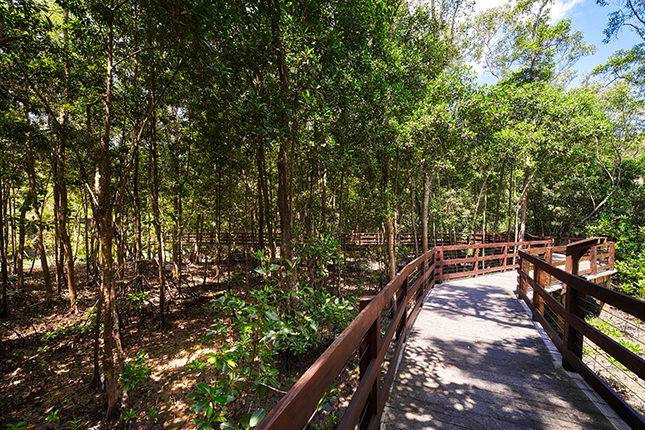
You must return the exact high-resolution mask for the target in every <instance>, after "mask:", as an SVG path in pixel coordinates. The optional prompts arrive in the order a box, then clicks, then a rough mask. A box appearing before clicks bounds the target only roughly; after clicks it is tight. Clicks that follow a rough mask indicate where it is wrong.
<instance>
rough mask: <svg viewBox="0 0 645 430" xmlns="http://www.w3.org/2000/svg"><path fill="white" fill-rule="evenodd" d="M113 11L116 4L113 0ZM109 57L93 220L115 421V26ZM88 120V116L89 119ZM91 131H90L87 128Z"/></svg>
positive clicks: (106, 372) (105, 366)
mask: <svg viewBox="0 0 645 430" xmlns="http://www.w3.org/2000/svg"><path fill="white" fill-rule="evenodd" d="M111 6H112V8H114V0H112V5H111ZM107 39H108V40H107V44H106V53H107V67H106V89H105V98H104V106H105V119H104V128H103V135H102V136H101V140H100V144H99V147H98V148H97V150H96V166H95V194H96V208H95V210H94V217H95V219H96V225H97V227H98V232H99V237H100V246H101V258H102V260H101V274H102V279H101V291H102V294H103V297H104V300H105V312H104V320H103V357H102V361H103V373H104V375H105V391H106V396H107V409H106V418H107V419H112V418H114V417H115V415H116V411H117V407H118V406H119V404H120V401H121V393H120V390H119V389H118V387H117V376H118V373H119V372H118V368H120V367H122V363H119V362H117V363H116V367H117V368H115V359H114V353H115V337H116V336H117V335H118V332H116V333H115V330H114V329H115V327H117V328H118V318H114V316H115V315H116V292H115V289H114V282H113V278H112V264H113V257H112V240H113V230H112V228H113V226H112V201H111V191H110V175H111V171H110V170H111V169H110V166H111V161H112V160H111V156H110V146H111V145H110V131H111V125H112V86H113V69H112V68H113V62H114V61H113V58H114V57H113V55H114V31H113V27H112V24H111V23H110V24H108V35H107ZM88 117H89V116H88ZM88 129H89V130H91V127H90V126H89V125H88ZM90 133H91V132H90Z"/></svg>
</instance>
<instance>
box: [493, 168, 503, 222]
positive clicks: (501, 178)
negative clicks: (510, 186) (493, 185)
mask: <svg viewBox="0 0 645 430" xmlns="http://www.w3.org/2000/svg"><path fill="white" fill-rule="evenodd" d="M505 168H506V162H502V171H501V172H500V174H499V185H498V186H497V203H496V204H495V222H494V223H493V233H499V232H498V231H497V227H498V226H499V205H500V203H501V201H502V187H503V186H504V169H505Z"/></svg>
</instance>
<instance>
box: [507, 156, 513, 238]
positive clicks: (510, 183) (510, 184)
mask: <svg viewBox="0 0 645 430" xmlns="http://www.w3.org/2000/svg"><path fill="white" fill-rule="evenodd" d="M514 173H515V169H514V166H511V174H510V175H509V176H508V211H507V225H506V241H507V242H508V241H510V238H511V222H512V220H513V218H512V216H513V213H512V208H513V203H512V201H513V178H514Z"/></svg>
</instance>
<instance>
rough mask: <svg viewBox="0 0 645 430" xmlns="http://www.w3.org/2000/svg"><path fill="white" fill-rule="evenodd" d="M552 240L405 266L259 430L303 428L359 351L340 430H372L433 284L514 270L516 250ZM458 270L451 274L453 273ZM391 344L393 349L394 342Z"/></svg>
mask: <svg viewBox="0 0 645 430" xmlns="http://www.w3.org/2000/svg"><path fill="white" fill-rule="evenodd" d="M550 243H551V242H550V241H541V242H537V243H536V242H507V243H490V244H483V245H481V244H480V245H454V246H439V247H436V248H433V249H431V250H430V251H428V252H427V253H426V254H424V255H423V256H421V257H419V258H417V259H416V260H414V261H413V262H412V263H410V264H408V265H407V266H405V267H404V268H403V269H402V270H401V272H399V274H398V275H397V277H396V278H395V279H394V280H393V281H391V282H390V283H389V284H387V286H386V287H385V288H384V289H383V290H382V291H381V292H380V293H379V294H378V295H376V296H374V297H366V298H363V299H362V300H361V312H360V313H359V314H358V316H357V317H356V318H355V319H354V321H352V323H351V324H350V325H349V326H348V327H347V328H346V329H345V331H343V333H341V335H340V336H339V337H338V338H337V339H336V340H335V341H334V342H333V343H332V344H331V345H330V346H329V348H327V350H326V351H325V352H324V353H323V354H322V355H321V356H320V358H318V360H316V362H315V363H314V364H313V365H311V367H309V369H308V370H307V371H306V372H305V373H304V374H303V375H302V377H301V378H300V379H299V380H298V381H297V382H296V383H295V385H294V386H293V387H292V388H291V390H289V392H288V393H287V394H286V395H285V396H284V397H283V398H282V400H280V402H279V403H278V404H277V405H276V406H275V407H274V408H273V409H272V410H271V411H270V412H269V413H268V415H267V416H266V417H265V418H264V420H262V422H261V423H260V425H259V427H258V428H259V429H262V430H266V429H274V430H282V429H302V428H303V427H305V426H306V425H307V423H308V422H309V420H310V419H311V417H312V416H313V414H314V413H315V411H316V406H317V405H318V401H319V400H320V399H321V398H322V397H323V395H324V394H325V392H326V391H327V389H328V388H329V387H330V386H331V385H332V384H333V383H334V381H335V379H336V377H337V376H338V375H339V374H340V373H341V372H342V371H343V369H344V368H345V366H346V363H347V362H348V360H350V358H351V357H352V356H353V355H354V354H355V352H356V351H357V350H358V351H359V362H360V383H359V385H358V388H357V389H356V391H355V392H354V394H353V396H352V399H351V401H350V404H349V406H348V407H347V409H346V410H345V413H344V415H343V417H342V420H341V422H340V423H339V425H338V428H339V429H353V428H355V427H356V425H359V424H360V427H361V428H368V429H376V428H378V426H379V424H380V420H381V414H382V412H383V408H384V407H385V402H386V401H387V397H388V393H389V391H390V387H391V385H392V382H393V380H394V377H395V371H396V364H397V362H398V359H399V356H400V353H401V351H402V347H403V343H404V342H405V339H406V337H407V334H408V330H409V328H410V325H411V323H412V321H413V320H414V317H415V316H416V314H417V312H418V310H419V309H420V306H421V304H422V303H423V299H424V298H425V296H426V295H427V294H428V293H429V292H430V290H431V289H432V288H433V286H434V285H435V283H436V282H441V281H442V280H447V279H452V278H456V277H467V276H478V275H482V274H485V273H491V272H495V271H505V270H511V269H515V268H517V267H518V264H516V263H517V260H516V259H517V257H518V253H517V250H518V248H519V247H520V246H524V247H530V246H532V245H533V246H535V245H536V244H537V245H540V246H542V247H544V246H548V245H549V244H550ZM454 267H456V268H458V270H457V269H455V270H456V271H454V272H451V270H452V269H451V268H454ZM393 298H394V299H395V302H396V306H395V315H394V318H393V319H392V321H391V323H390V325H389V327H388V328H387V330H386V331H384V332H383V333H384V334H381V333H382V332H381V327H380V323H381V314H382V313H383V312H384V311H385V310H386V308H387V306H388V304H389V303H390V302H391V300H392V299H393ZM393 341H394V342H395V343H394V344H393V345H392V342H393ZM388 351H393V353H392V355H391V358H390V360H389V366H388V368H387V373H386V374H385V376H384V377H382V376H381V373H382V372H381V371H382V368H383V366H384V362H385V357H386V353H387V352H388Z"/></svg>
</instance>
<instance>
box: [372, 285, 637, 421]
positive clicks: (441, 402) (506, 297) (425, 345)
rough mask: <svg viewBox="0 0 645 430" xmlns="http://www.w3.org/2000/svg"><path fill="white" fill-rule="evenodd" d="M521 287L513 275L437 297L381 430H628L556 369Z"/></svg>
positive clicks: (427, 307)
mask: <svg viewBox="0 0 645 430" xmlns="http://www.w3.org/2000/svg"><path fill="white" fill-rule="evenodd" d="M516 282H517V272H507V273H502V274H495V275H488V276H481V277H478V278H472V279H462V280H458V281H452V282H450V283H446V284H441V285H437V286H436V287H435V289H434V290H433V291H432V293H431V294H430V295H429V296H428V297H427V298H426V302H425V303H424V305H423V308H422V310H421V312H420V314H419V317H418V319H417V321H416V322H415V324H414V327H413V329H412V331H411V333H410V336H409V338H408V344H407V347H406V350H405V353H404V355H403V358H402V360H401V364H400V367H399V372H398V375H397V378H396V380H395V381H394V384H393V388H392V392H391V394H390V399H389V401H388V404H387V406H386V408H385V412H384V413H383V419H382V422H381V429H384V430H394V429H397V430H398V429H476V430H481V429H509V430H510V429H522V430H527V429H614V428H616V426H618V428H629V427H627V426H626V425H625V424H624V422H621V421H620V420H616V419H614V418H612V421H614V422H615V423H616V422H617V424H612V421H610V420H609V419H607V417H605V415H603V414H602V413H601V412H600V411H599V409H598V407H597V406H596V404H595V403H594V402H593V401H591V400H590V399H589V397H588V396H587V394H585V392H584V391H583V390H582V389H581V388H580V386H579V384H577V383H576V381H575V377H577V378H578V379H579V378H580V377H579V376H578V375H575V376H574V377H572V376H571V374H569V373H568V372H566V371H565V370H564V369H563V368H562V366H561V365H560V363H559V361H558V358H557V357H556V358H555V359H554V357H553V355H552V354H551V353H550V351H549V348H548V347H547V345H546V344H545V342H544V340H543V339H542V337H541V335H540V333H539V332H538V330H537V329H536V328H535V326H534V325H533V322H532V321H531V318H530V317H529V316H528V315H527V313H526V311H525V309H524V308H523V307H522V305H521V303H520V302H519V301H518V300H517V299H516V298H515V295H514V292H513V291H514V289H515V284H516ZM593 395H595V393H593ZM596 397H597V396H596ZM600 407H601V408H602V409H603V410H605V412H607V411H609V413H610V414H612V415H614V416H615V414H613V411H611V409H609V408H607V407H606V405H605V406H604V407H603V406H602V405H601V406H600Z"/></svg>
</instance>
